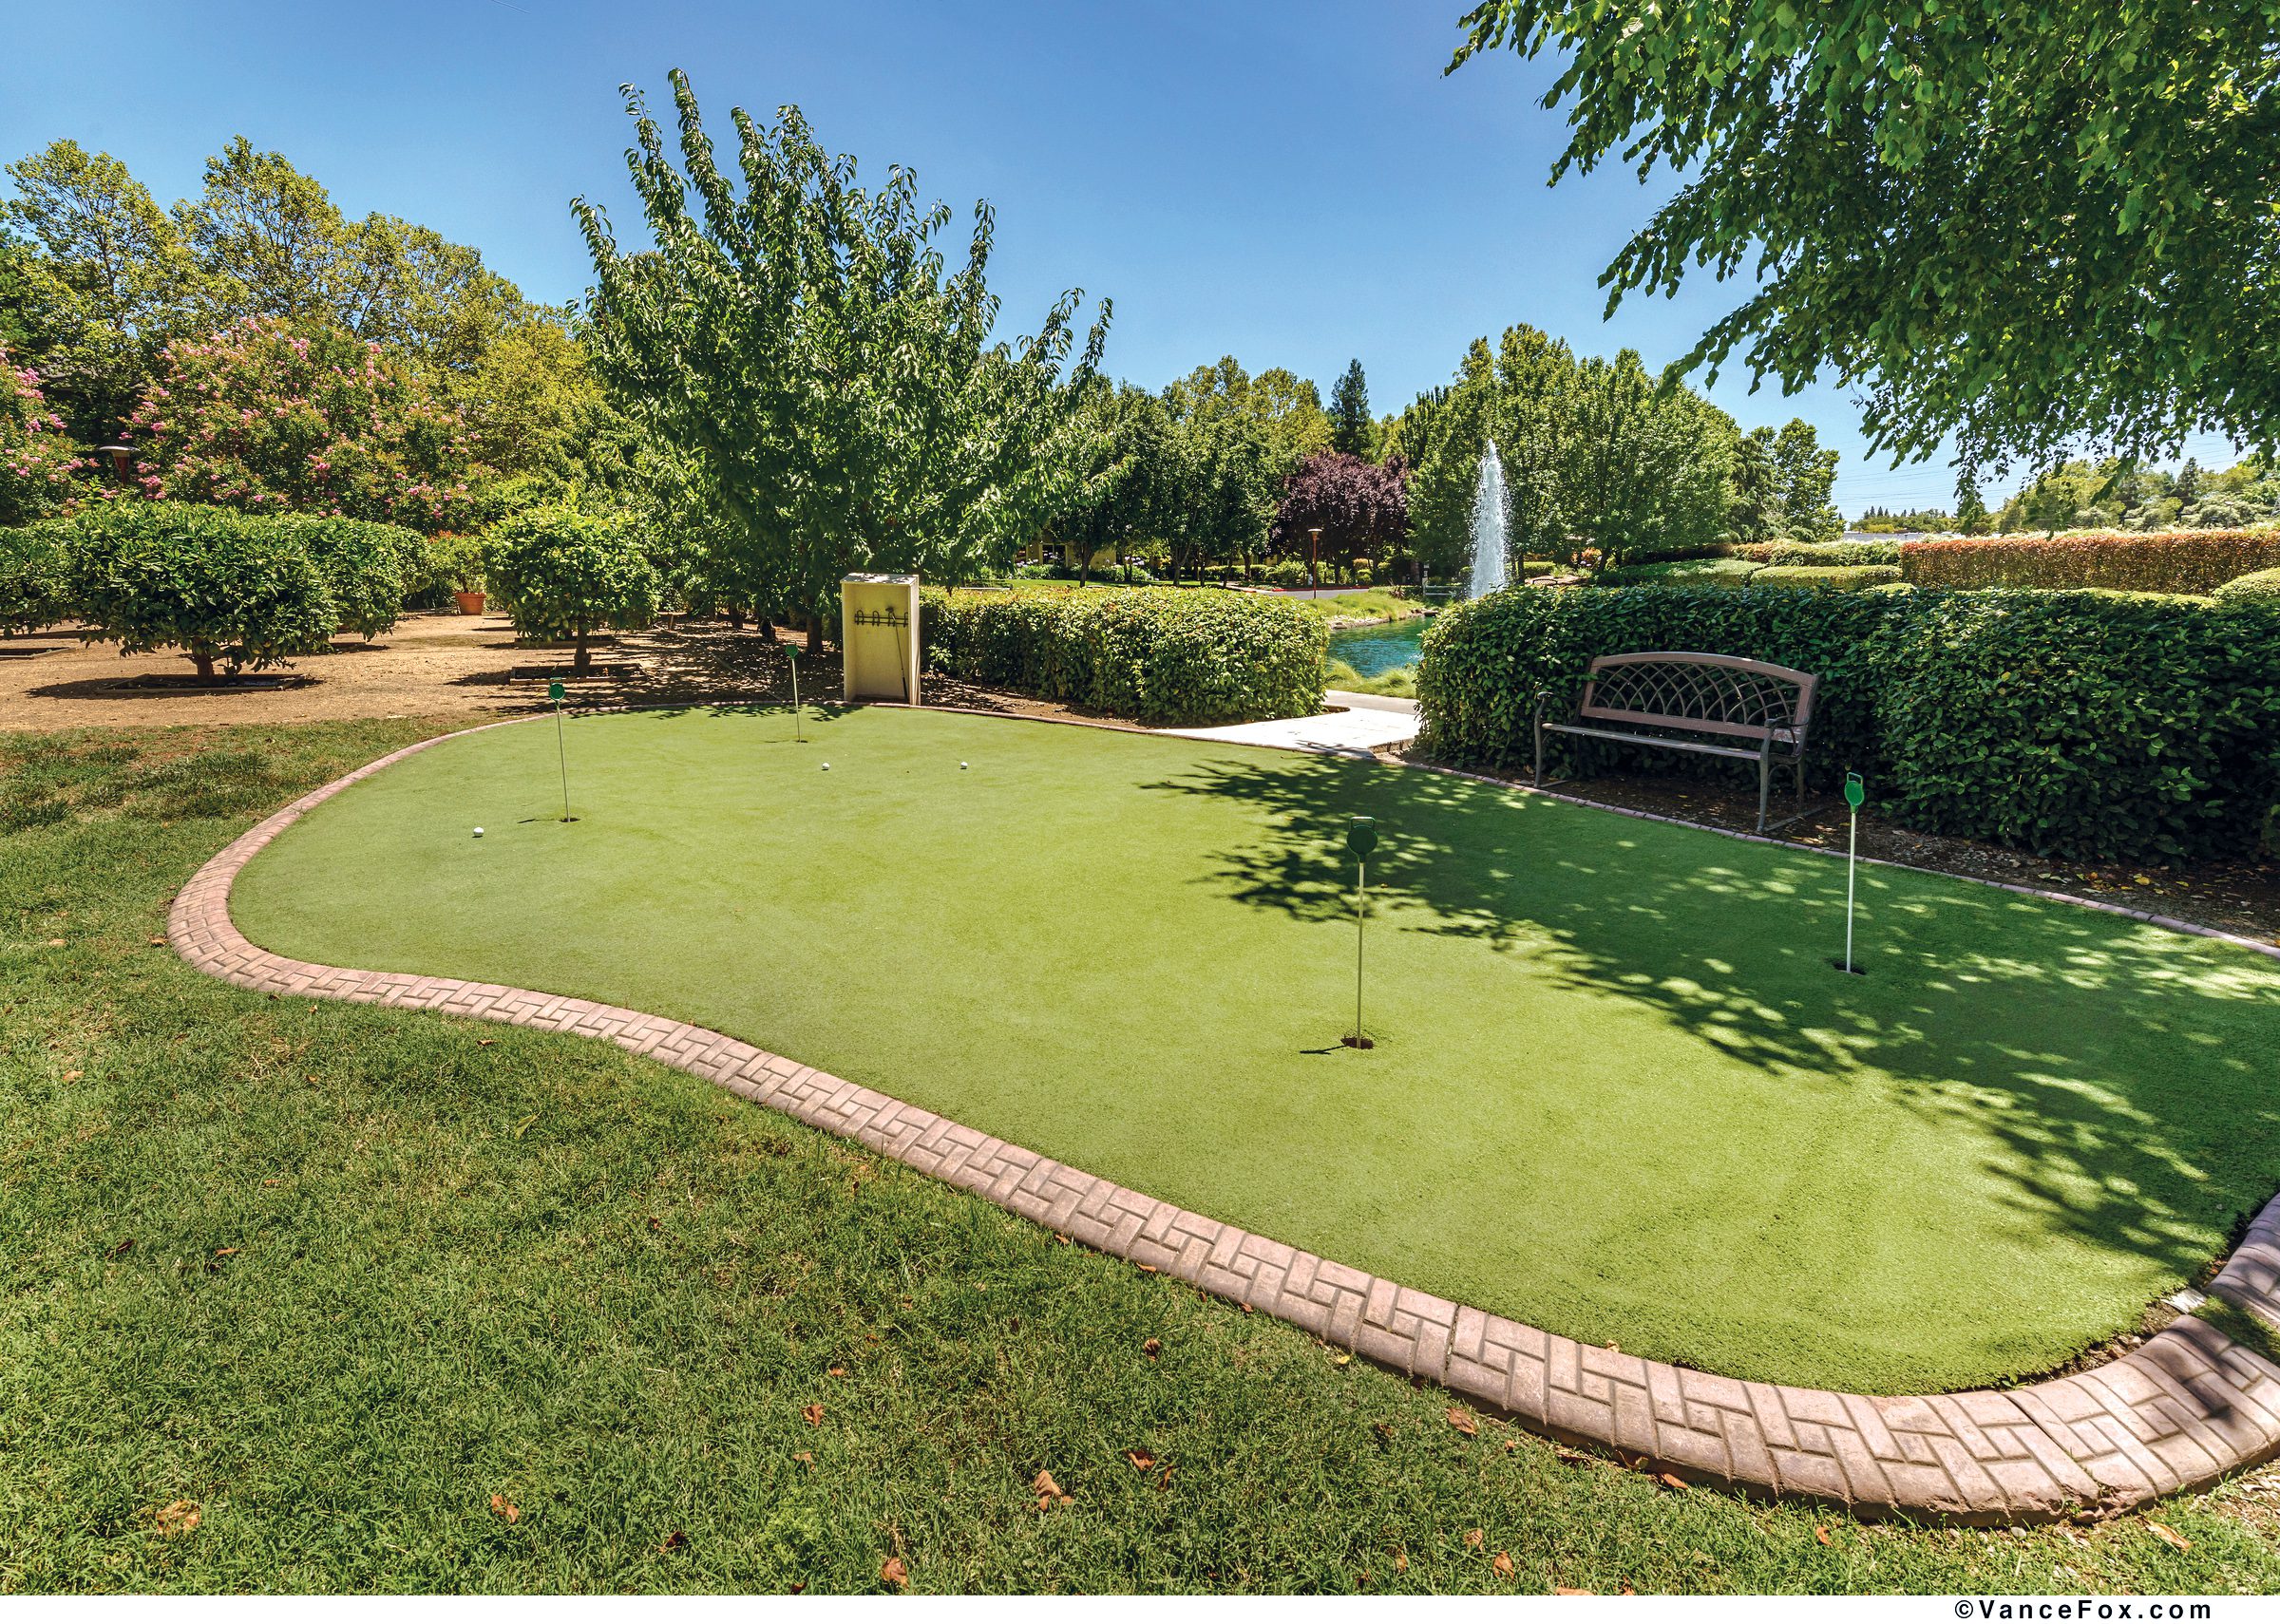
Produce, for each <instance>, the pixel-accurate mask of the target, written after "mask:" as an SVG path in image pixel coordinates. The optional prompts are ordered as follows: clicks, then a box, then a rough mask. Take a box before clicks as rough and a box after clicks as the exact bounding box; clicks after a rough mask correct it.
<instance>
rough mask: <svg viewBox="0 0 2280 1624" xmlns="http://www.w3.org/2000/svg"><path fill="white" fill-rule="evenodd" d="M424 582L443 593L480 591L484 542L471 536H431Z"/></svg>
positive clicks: (481, 588)
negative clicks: (426, 581)
mask: <svg viewBox="0 0 2280 1624" xmlns="http://www.w3.org/2000/svg"><path fill="white" fill-rule="evenodd" d="M426 572H427V579H428V582H429V583H432V584H433V585H435V586H437V587H440V588H442V589H443V590H444V591H445V592H481V591H482V590H483V581H484V576H483V543H482V541H481V540H479V539H477V538H475V537H472V536H452V535H443V536H435V537H430V538H428V557H427V560H426Z"/></svg>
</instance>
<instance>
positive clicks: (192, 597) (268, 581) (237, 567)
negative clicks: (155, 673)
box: [51, 501, 340, 677]
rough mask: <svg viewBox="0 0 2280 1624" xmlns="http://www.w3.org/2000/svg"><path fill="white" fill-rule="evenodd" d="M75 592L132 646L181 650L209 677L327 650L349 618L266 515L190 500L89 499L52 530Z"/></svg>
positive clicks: (302, 549)
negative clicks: (217, 671)
mask: <svg viewBox="0 0 2280 1624" xmlns="http://www.w3.org/2000/svg"><path fill="white" fill-rule="evenodd" d="M51 528H52V529H53V531H54V533H55V535H56V537H57V539H58V541H59V542H60V544H61V545H62V547H63V550H64V557H65V567H66V596H67V599H68V601H69V602H70V604H71V605H72V607H73V608H74V609H76V610H77V611H78V612H79V613H80V614H84V615H85V616H86V617H87V618H88V619H89V620H93V621H96V622H98V623H100V624H101V625H102V626H103V628H104V633H105V635H107V636H108V637H109V638H110V639H111V640H112V641H114V642H116V643H117V644H118V645H119V651H120V652H121V653H123V654H139V653H143V652H146V651H149V650H152V649H168V648H174V649H180V650H182V651H184V652H185V653H186V654H187V655H188V656H189V657H190V660H191V662H192V663H193V664H195V665H196V666H197V668H198V674H199V676H201V677H211V676H212V675H213V674H214V663H215V662H216V661H217V660H218V661H220V662H221V663H222V665H223V667H224V668H225V669H226V670H228V671H230V672H231V673H233V674H235V673H236V672H237V671H238V670H241V669H243V668H245V667H248V666H251V667H252V668H253V669H255V670H260V669H261V668H262V667H264V666H272V665H276V664H279V663H281V662H282V661H284V660H285V658H286V657H287V656H288V655H292V654H306V653H313V652H314V651H317V650H320V649H322V648H324V647H325V645H326V643H327V642H328V641H329V640H330V639H331V638H332V635H333V628H334V627H335V626H337V625H338V624H339V623H340V614H339V612H338V610H337V609H336V608H335V606H334V604H333V595H332V593H331V591H330V590H329V588H328V586H327V583H326V580H325V574H324V572H323V571H322V570H321V569H319V568H318V567H317V564H316V560H315V559H314V558H313V557H310V554H309V549H308V548H307V546H306V545H304V544H303V542H302V541H301V539H300V538H298V537H297V536H295V535H294V534H293V533H292V532H291V531H290V530H289V529H288V528H287V527H286V526H284V525H282V524H280V523H278V522H277V520H276V519H275V518H272V517H269V516H267V515H258V516H257V515H254V514H249V513H239V512H237V510H235V509H234V508H226V507H201V506H198V505H195V504H193V503H190V502H171V501H152V502H145V501H109V502H100V503H94V504H90V505H89V506H87V507H84V508H82V509H81V510H80V511H79V512H78V513H76V514H74V515H72V516H71V517H70V518H69V519H58V520H55V521H54V522H53V524H52V526H51Z"/></svg>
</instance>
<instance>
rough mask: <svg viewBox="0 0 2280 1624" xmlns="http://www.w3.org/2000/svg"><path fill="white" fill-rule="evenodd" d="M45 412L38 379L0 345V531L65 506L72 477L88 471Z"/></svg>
mask: <svg viewBox="0 0 2280 1624" xmlns="http://www.w3.org/2000/svg"><path fill="white" fill-rule="evenodd" d="M87 465H88V464H87V460H86V459H85V457H83V456H82V455H81V454H80V449H79V447H78V445H76V444H73V442H72V440H71V437H70V436H69V435H67V434H66V433H65V432H64V420H63V419H62V418H60V417H58V416H56V414H55V413H53V412H51V411H49V410H48V409H47V397H46V396H44V395H43V394H42V393H41V392H40V375H39V374H38V373H37V372H35V371H33V370H32V369H31V368H28V367H18V366H17V365H16V364H15V363H14V362H13V361H12V360H10V358H9V353H8V349H7V347H6V346H5V345H0V526H7V525H16V524H24V523H28V522H29V521H30V520H32V519H38V518H39V517H41V516H42V515H43V514H47V513H52V512H53V511H55V509H57V508H59V507H61V506H63V505H64V503H65V502H66V500H68V499H69V497H70V495H71V478H72V476H73V475H74V474H76V473H77V472H78V471H79V470H80V469H82V468H84V467H85V466H87Z"/></svg>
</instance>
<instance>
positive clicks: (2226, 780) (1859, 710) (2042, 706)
mask: <svg viewBox="0 0 2280 1624" xmlns="http://www.w3.org/2000/svg"><path fill="white" fill-rule="evenodd" d="M1661 649H1684V650H1696V651H1703V652H1708V653H1721V654H1741V655H1747V656H1750V657H1753V658H1757V659H1762V660H1772V661H1775V662H1777V663H1779V664H1782V665H1788V666H1796V667H1797V668H1799V669H1801V670H1809V671H1814V672H1816V673H1817V674H1818V675H1819V676H1820V677H1821V679H1822V681H1821V689H1820V693H1819V696H1818V698H1817V699H1816V701H1815V717H1814V723H1813V747H1812V755H1811V761H1810V768H1811V776H1812V778H1813V780H1814V781H1815V782H1816V783H1819V784H1834V782H1835V780H1836V779H1837V777H1838V776H1839V775H1840V774H1841V773H1842V772H1843V771H1844V770H1845V769H1847V768H1853V769H1855V770H1858V771H1860V772H1863V773H1865V774H1866V775H1867V776H1868V777H1869V779H1870V787H1871V793H1872V795H1873V796H1874V798H1875V801H1876V804H1877V805H1878V807H1879V809H1880V810H1882V811H1884V812H1885V813H1886V814H1887V815H1888V816H1891V817H1893V818H1895V819H1896V820H1898V821H1901V822H1903V823H1906V824H1909V825H1911V826H1913V827H1916V828H1920V829H1925V830H1929V831H1931V832H1933V833H1939V834H1949V835H1963V836H1968V837H1971V838H1974V839H1980V840H1995V841H2000V842H2002V843H2004V844H2005V845H2011V846H2018V847H2024V848H2025V849H2027V850H2029V851H2033V852H2037V853H2042V854H2044V855H2050V856H2062V857H2072V858H2087V859H2117V858H2119V859H2172V860H2191V859H2201V858H2210V857H2220V856H2237V855H2242V854H2246V853H2249V852H2252V851H2253V850H2254V849H2255V847H2256V845H2257V842H2258V840H2259V839H2260V837H2261V835H2262V832H2263V828H2264V826H2265V824H2266V822H2267V820H2268V819H2269V818H2270V817H2271V813H2272V809H2273V807H2274V804H2275V802H2280V610H2275V609H2271V608H2266V607H2263V606H2243V607H2240V608H2215V607H2211V606H2209V605H2206V604H2202V603H2197V602H2194V601H2191V600H2181V599H2175V598H2171V599H2158V598H2143V597H2121V596H2115V595H2107V594H2092V593H2021V592H1986V593H1967V594H1958V593H1942V592H1882V591H1869V592H1861V593H1832V592H1796V593H1792V592H1783V593H1760V592H1748V593H1732V592H1717V591H1709V592H1703V591H1684V590H1679V589H1646V590H1632V591H1624V592H1606V593H1528V594H1521V593H1507V594H1499V595H1494V596H1492V597H1489V598H1484V599H1481V600H1480V601H1478V602H1475V603H1468V604H1462V605H1458V606H1455V607H1454V608H1452V609H1450V610H1448V611H1445V612H1444V613H1443V614H1440V615H1438V616H1436V617H1435V621H1434V624H1433V626H1432V628H1431V629H1430V630H1429V631H1428V632H1427V633H1426V634H1425V647H1424V654H1423V658H1422V660H1421V662H1420V665H1419V668H1418V672H1417V696H1418V699H1419V701H1420V708H1421V709H1422V711H1423V715H1424V725H1425V726H1424V744H1425V746H1426V747H1427V748H1428V749H1430V750H1432V751H1434V752H1435V754H1438V755H1440V756H1442V757H1443V758H1445V759H1450V760H1454V761H1469V762H1478V763H1484V764H1489V765H1505V764H1508V763H1525V762H1526V761H1528V760H1529V759H1530V754H1531V752H1532V748H1533V746H1532V741H1531V738H1530V718H1531V715H1532V710H1533V705H1534V698H1535V694H1536V692H1537V690H1538V689H1540V688H1543V687H1546V686H1556V685H1557V684H1558V683H1559V681H1560V680H1561V679H1565V678H1568V677H1570V676H1573V675H1578V674H1580V673H1581V672H1582V671H1583V670H1584V668H1585V667H1586V666H1587V664H1588V663H1589V661H1590V659H1591V657H1592V656H1593V655H1595V654H1612V653H1629V652H1638V651H1649V650H1661ZM1632 754H1634V755H1636V756H1637V757H1638V758H1639V759H1640V760H1641V761H1643V762H1651V763H1653V764H1655V767H1656V770H1658V771H1667V770H1669V768H1670V766H1671V765H1672V761H1673V758H1672V757H1671V755H1670V754H1669V753H1668V752H1664V751H1637V752H1632Z"/></svg>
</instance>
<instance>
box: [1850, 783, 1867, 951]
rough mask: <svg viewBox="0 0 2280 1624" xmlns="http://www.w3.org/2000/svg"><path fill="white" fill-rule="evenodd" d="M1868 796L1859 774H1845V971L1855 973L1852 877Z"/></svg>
mask: <svg viewBox="0 0 2280 1624" xmlns="http://www.w3.org/2000/svg"><path fill="white" fill-rule="evenodd" d="M1868 798H1869V786H1868V785H1867V784H1863V783H1862V782H1861V779H1860V774H1858V773H1856V772H1849V773H1847V774H1845V804H1846V805H1847V806H1848V807H1850V808H1851V809H1852V810H1851V813H1850V815H1849V821H1851V823H1852V830H1851V832H1850V833H1849V834H1848V835H1847V836H1846V839H1845V973H1846V974H1847V975H1853V974H1857V973H1858V972H1856V971H1855V970H1854V969H1853V873H1854V871H1855V870H1857V869H1858V868H1859V867H1860V803H1862V802H1864V801H1866V800H1867V799H1868Z"/></svg>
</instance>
